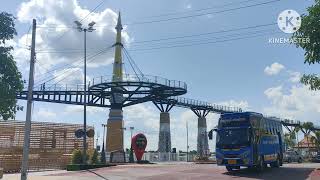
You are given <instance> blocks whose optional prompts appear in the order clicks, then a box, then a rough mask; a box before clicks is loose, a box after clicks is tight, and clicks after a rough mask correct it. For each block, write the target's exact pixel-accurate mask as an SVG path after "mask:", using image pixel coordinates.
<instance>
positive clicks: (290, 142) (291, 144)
mask: <svg viewBox="0 0 320 180" xmlns="http://www.w3.org/2000/svg"><path fill="white" fill-rule="evenodd" d="M293 137H294V136H292V132H290V133H286V134H284V142H285V144H286V145H287V147H288V148H293V147H294V144H295V142H294V138H293Z"/></svg>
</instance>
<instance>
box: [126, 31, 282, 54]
mask: <svg viewBox="0 0 320 180" xmlns="http://www.w3.org/2000/svg"><path fill="white" fill-rule="evenodd" d="M270 34H276V33H265V34H260V35H255V36H245V37H239V38H232V39H225V40H220V41H209V42H203V43H192V44H184V45H173V46H162V47H154V48H145V49H132V50H131V51H149V50H159V49H167V48H179V47H189V46H196V45H205V44H216V43H222V42H229V41H235V40H242V39H248V38H254V37H260V36H264V35H270Z"/></svg>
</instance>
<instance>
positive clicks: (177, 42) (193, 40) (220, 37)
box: [131, 29, 274, 48]
mask: <svg viewBox="0 0 320 180" xmlns="http://www.w3.org/2000/svg"><path fill="white" fill-rule="evenodd" d="M270 31H274V29H263V30H257V31H248V32H241V33H234V34H227V35H225V36H215V37H209V38H202V39H189V40H184V41H174V42H169V43H167V42H164V43H157V44H152V45H151V47H152V46H155V47H156V46H158V45H164V44H169V45H170V44H186V43H188V44H190V43H196V42H205V41H210V40H217V39H227V38H230V37H236V36H243V35H253V34H260V33H265V32H270ZM131 47H134V48H137V47H136V46H131ZM138 47H139V46H138ZM148 47H150V45H148Z"/></svg>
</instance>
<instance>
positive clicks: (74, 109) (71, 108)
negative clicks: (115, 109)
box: [64, 105, 106, 114]
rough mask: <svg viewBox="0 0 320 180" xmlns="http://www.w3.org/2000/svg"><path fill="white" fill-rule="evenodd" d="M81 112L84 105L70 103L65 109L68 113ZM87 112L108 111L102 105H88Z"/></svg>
mask: <svg viewBox="0 0 320 180" xmlns="http://www.w3.org/2000/svg"><path fill="white" fill-rule="evenodd" d="M80 112H83V106H75V105H68V106H67V107H66V108H65V111H64V113H66V114H73V113H80ZM87 112H88V113H90V114H96V113H101V112H106V109H105V108H101V107H91V106H87Z"/></svg>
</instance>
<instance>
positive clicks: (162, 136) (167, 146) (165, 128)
mask: <svg viewBox="0 0 320 180" xmlns="http://www.w3.org/2000/svg"><path fill="white" fill-rule="evenodd" d="M158 151H159V152H170V151H171V134H170V113H169V112H161V113H160V128H159V143H158Z"/></svg>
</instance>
